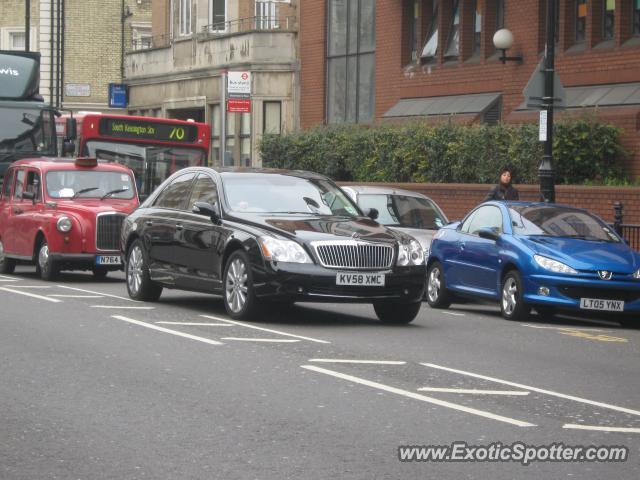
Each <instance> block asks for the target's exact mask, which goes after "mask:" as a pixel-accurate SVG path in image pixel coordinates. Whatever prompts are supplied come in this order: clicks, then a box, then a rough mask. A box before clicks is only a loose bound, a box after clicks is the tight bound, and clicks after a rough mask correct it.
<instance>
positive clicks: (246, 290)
mask: <svg viewBox="0 0 640 480" xmlns="http://www.w3.org/2000/svg"><path fill="white" fill-rule="evenodd" d="M258 306H259V302H258V299H257V298H256V295H255V289H254V287H253V275H252V273H251V263H250V262H249V256H248V255H247V254H246V253H245V252H244V250H236V251H235V252H233V253H232V254H231V255H229V258H228V260H227V264H226V265H225V267H224V308H225V309H226V311H227V314H228V315H229V316H230V317H231V318H234V319H236V320H252V319H255V316H256V314H257V311H258Z"/></svg>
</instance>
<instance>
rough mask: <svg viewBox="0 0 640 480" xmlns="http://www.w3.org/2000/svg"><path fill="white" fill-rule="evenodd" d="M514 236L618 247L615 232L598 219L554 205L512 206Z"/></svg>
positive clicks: (585, 213) (572, 209) (510, 211)
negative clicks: (570, 239)
mask: <svg viewBox="0 0 640 480" xmlns="http://www.w3.org/2000/svg"><path fill="white" fill-rule="evenodd" d="M509 215H510V216H511V225H512V226H513V233H514V234H517V235H544V236H551V237H565V238H580V239H584V240H593V241H600V242H613V243H619V242H620V239H619V238H618V236H617V235H616V234H615V233H614V232H613V230H612V228H611V227H609V226H608V225H607V224H606V223H604V222H602V221H601V220H600V219H598V218H596V217H595V216H593V215H591V214H589V213H587V212H585V211H583V210H578V209H574V208H567V207H559V206H554V205H532V206H519V205H518V206H511V207H510V208H509Z"/></svg>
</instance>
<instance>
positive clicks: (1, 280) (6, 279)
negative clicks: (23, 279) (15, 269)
mask: <svg viewBox="0 0 640 480" xmlns="http://www.w3.org/2000/svg"><path fill="white" fill-rule="evenodd" d="M17 281H18V280H17V279H15V278H4V277H0V282H17Z"/></svg>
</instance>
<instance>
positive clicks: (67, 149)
mask: <svg viewBox="0 0 640 480" xmlns="http://www.w3.org/2000/svg"><path fill="white" fill-rule="evenodd" d="M75 151H76V143H75V142H74V141H73V140H64V141H63V142H62V156H63V157H65V156H67V155H72V154H73V153H75Z"/></svg>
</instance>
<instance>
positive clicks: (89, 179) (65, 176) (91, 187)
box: [45, 170, 135, 199]
mask: <svg viewBox="0 0 640 480" xmlns="http://www.w3.org/2000/svg"><path fill="white" fill-rule="evenodd" d="M45 178H46V184H45V186H46V189H47V193H48V195H49V196H50V197H51V198H79V197H82V198H101V199H107V198H122V199H131V198H133V196H134V194H135V189H134V186H133V179H132V178H131V175H128V174H126V173H124V172H105V171H99V170H81V171H80V170H54V171H50V172H47V175H46V177H45Z"/></svg>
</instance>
